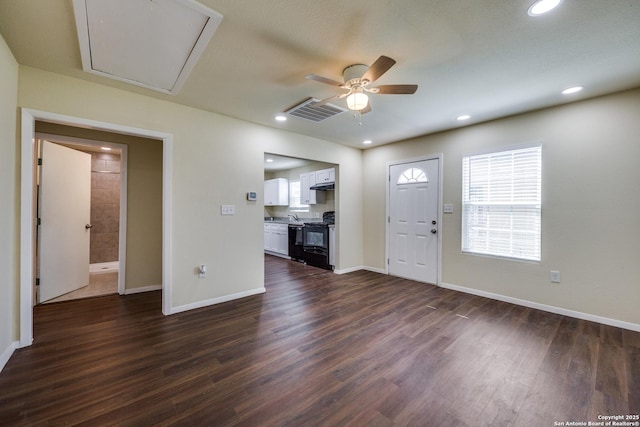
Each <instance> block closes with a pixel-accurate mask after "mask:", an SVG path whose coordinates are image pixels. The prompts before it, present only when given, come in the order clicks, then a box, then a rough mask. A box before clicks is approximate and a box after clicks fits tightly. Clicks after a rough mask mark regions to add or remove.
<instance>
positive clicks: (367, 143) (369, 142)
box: [362, 139, 371, 145]
mask: <svg viewBox="0 0 640 427" xmlns="http://www.w3.org/2000/svg"><path fill="white" fill-rule="evenodd" d="M362 143H363V144H364V145H369V144H371V140H370V139H365V140H364V141H362Z"/></svg>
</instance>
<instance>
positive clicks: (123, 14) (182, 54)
mask: <svg viewBox="0 0 640 427" xmlns="http://www.w3.org/2000/svg"><path fill="white" fill-rule="evenodd" d="M73 8H74V13H75V17H76V27H77V30H78V40H79V43H80V54H81V56H82V68H83V70H84V71H86V72H89V73H92V74H97V75H100V76H103V77H107V78H111V79H115V80H119V81H122V82H126V83H130V84H134V85H137V86H142V87H146V88H148V89H153V90H157V91H160V92H163V93H168V94H172V95H175V94H177V93H178V92H179V91H180V89H181V87H182V85H183V84H184V82H185V80H186V79H187V77H188V76H189V73H190V72H191V70H192V69H193V67H194V66H195V64H196V62H197V61H198V58H199V57H200V55H201V54H202V52H203V51H204V49H205V47H206V46H207V44H208V43H209V40H211V37H212V36H213V33H214V32H215V31H216V29H217V28H218V25H219V24H220V22H221V21H222V15H220V14H219V13H217V12H216V11H214V10H211V9H209V8H207V7H205V6H203V5H201V4H200V3H198V2H196V1H195V0H73Z"/></svg>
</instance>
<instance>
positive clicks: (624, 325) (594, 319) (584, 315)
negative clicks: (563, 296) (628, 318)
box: [440, 283, 640, 332]
mask: <svg viewBox="0 0 640 427" xmlns="http://www.w3.org/2000/svg"><path fill="white" fill-rule="evenodd" d="M440 286H441V287H443V288H447V289H451V290H454V291H459V292H464V293H466V294H472V295H478V296H481V297H485V298H490V299H494V300H498V301H503V302H508V303H511V304H516V305H521V306H524V307H529V308H535V309H538V310H542V311H548V312H550V313H555V314H560V315H563V316H569V317H575V318H576V319H582V320H588V321H591V322H596V323H602V324H603V325H609V326H615V327H617V328H622V329H629V330H631V331H637V332H640V325H638V324H635V323H630V322H624V321H622V320H616V319H610V318H608V317H602V316H596V315H594V314H588V313H582V312H580V311H574V310H568V309H566V308H561V307H555V306H553V305H546V304H540V303H537V302H533V301H527V300H523V299H519V298H513V297H508V296H505V295H500V294H494V293H492V292H486V291H481V290H478V289H473V288H465V287H464V286H458V285H452V284H450V283H441V284H440Z"/></svg>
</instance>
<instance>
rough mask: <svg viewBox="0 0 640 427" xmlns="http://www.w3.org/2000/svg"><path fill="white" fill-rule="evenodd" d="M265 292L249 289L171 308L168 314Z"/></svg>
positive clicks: (259, 289) (262, 289)
mask: <svg viewBox="0 0 640 427" xmlns="http://www.w3.org/2000/svg"><path fill="white" fill-rule="evenodd" d="M266 291H267V290H266V289H265V288H264V287H262V288H257V289H251V290H249V291H244V292H238V293H236V294H231V295H225V296H222V297H217V298H211V299H208V300H204V301H197V302H194V303H191V304H185V305H181V306H178V307H171V312H170V313H169V314H176V313H181V312H183V311H188V310H194V309H196V308H202V307H208V306H210V305H215V304H220V303H223V302H227V301H233V300H236V299H240V298H246V297H250V296H252V295H259V294H264V293H265V292H266Z"/></svg>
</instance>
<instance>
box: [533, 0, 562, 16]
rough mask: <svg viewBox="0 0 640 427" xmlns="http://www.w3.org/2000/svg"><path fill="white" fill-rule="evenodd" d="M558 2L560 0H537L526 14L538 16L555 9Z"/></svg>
mask: <svg viewBox="0 0 640 427" xmlns="http://www.w3.org/2000/svg"><path fill="white" fill-rule="evenodd" d="M560 3H562V0H538V1H536V2H535V3H533V4H532V5H531V7H529V10H528V11H527V14H529V16H540V15H543V14H545V13H547V12H549V11H551V10H552V9H555V8H556V7H558V6H559V5H560Z"/></svg>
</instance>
